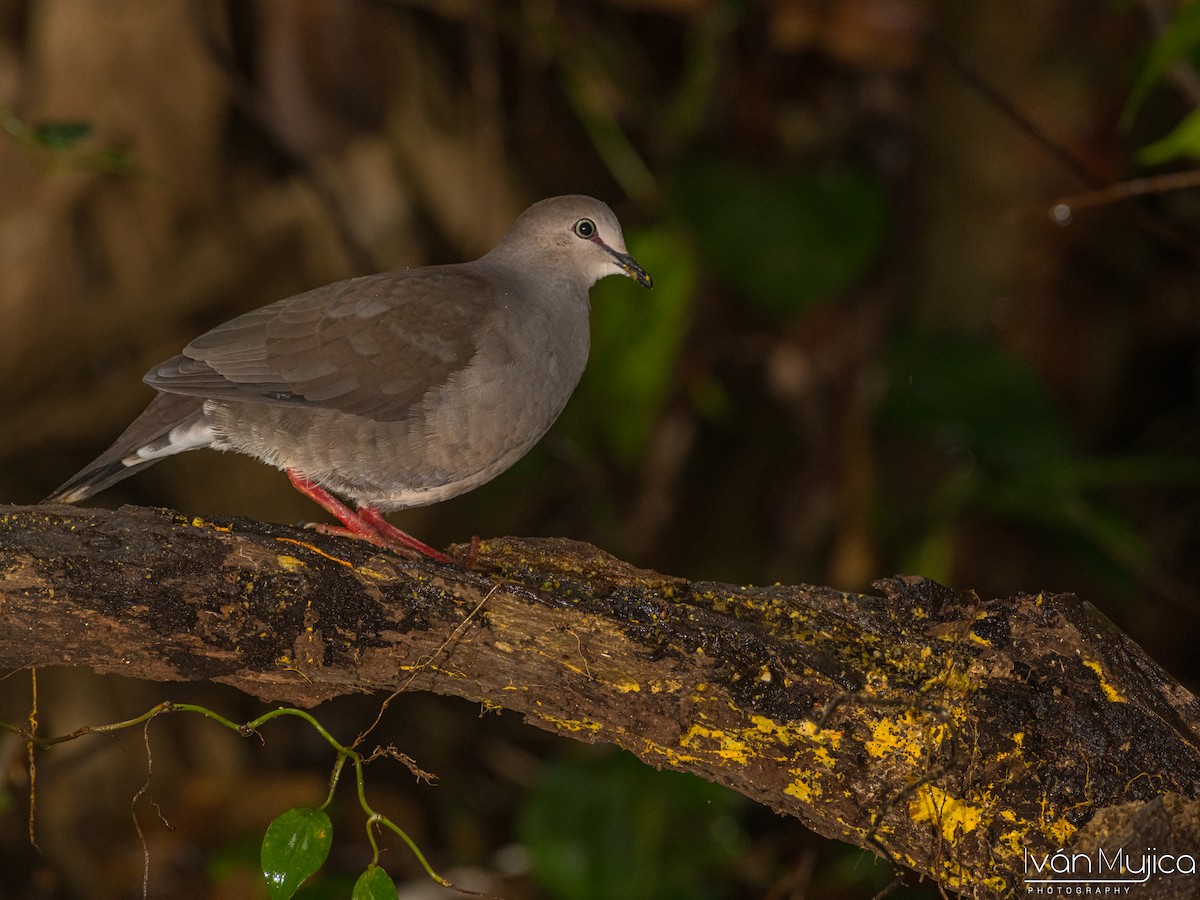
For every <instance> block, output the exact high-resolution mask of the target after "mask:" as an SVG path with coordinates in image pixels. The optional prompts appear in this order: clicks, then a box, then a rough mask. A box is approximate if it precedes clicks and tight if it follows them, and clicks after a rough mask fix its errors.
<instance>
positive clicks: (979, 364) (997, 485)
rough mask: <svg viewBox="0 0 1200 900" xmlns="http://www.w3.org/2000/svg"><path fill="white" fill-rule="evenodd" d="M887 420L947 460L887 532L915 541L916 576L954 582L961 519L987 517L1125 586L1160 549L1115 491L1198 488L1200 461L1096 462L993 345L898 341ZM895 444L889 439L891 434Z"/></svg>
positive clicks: (1017, 364)
mask: <svg viewBox="0 0 1200 900" xmlns="http://www.w3.org/2000/svg"><path fill="white" fill-rule="evenodd" d="M889 368H890V377H889V386H890V387H889V391H888V393H887V395H886V397H885V399H884V402H883V404H882V406H881V408H880V417H879V424H880V426H881V428H882V429H883V430H884V431H885V432H890V433H891V434H892V435H905V436H907V437H909V438H911V439H914V440H915V441H916V442H918V443H919V444H921V445H922V446H924V447H925V448H927V449H928V450H931V451H933V452H934V453H935V454H936V455H939V456H941V457H942V458H943V459H944V460H945V461H946V462H945V465H944V467H943V468H942V472H941V475H940V478H939V479H938V481H937V482H936V483H935V484H933V485H932V486H930V489H929V490H928V491H927V493H926V494H925V496H924V497H923V499H922V500H921V501H919V502H917V503H916V504H915V506H914V507H913V508H915V509H916V510H917V514H918V515H919V516H920V520H919V521H906V522H903V523H899V522H893V523H892V526H893V527H892V529H891V530H890V534H888V535H887V536H886V537H887V539H888V541H889V543H891V542H892V541H893V540H894V542H895V545H897V546H903V539H902V537H901V535H903V534H908V535H913V536H916V541H915V544H913V545H911V546H909V547H908V550H907V559H906V560H905V562H904V565H905V566H906V569H907V570H911V571H916V572H921V573H922V574H924V575H926V576H927V577H931V578H934V579H939V580H943V581H946V582H950V581H952V576H953V571H954V565H953V564H954V558H953V545H954V541H955V537H956V535H957V534H958V533H959V532H960V531H961V526H962V525H963V524H964V520H966V519H967V518H969V517H970V516H972V515H988V516H992V517H997V518H1000V519H1003V520H1007V521H1010V522H1014V523H1018V524H1020V525H1023V526H1026V527H1028V528H1031V529H1033V530H1034V531H1035V532H1037V533H1040V534H1041V535H1042V536H1043V538H1047V537H1049V538H1052V539H1053V540H1054V541H1055V542H1056V543H1057V545H1058V552H1060V553H1063V554H1066V555H1070V556H1073V557H1075V558H1076V559H1078V560H1080V561H1081V562H1083V563H1084V564H1085V565H1086V566H1087V567H1088V568H1089V569H1090V570H1091V572H1092V574H1093V575H1094V576H1096V577H1098V578H1099V579H1100V580H1101V581H1103V582H1107V583H1109V584H1113V585H1124V584H1126V583H1128V582H1130V581H1131V580H1132V579H1133V578H1136V577H1145V576H1146V575H1147V574H1149V573H1151V572H1152V571H1153V568H1154V557H1153V552H1152V548H1151V546H1150V545H1149V543H1148V542H1147V541H1146V539H1145V538H1144V537H1143V536H1142V535H1141V534H1140V533H1139V531H1138V528H1137V526H1136V524H1135V523H1134V522H1132V521H1131V520H1129V519H1128V517H1126V516H1124V515H1122V514H1121V513H1120V512H1118V511H1117V509H1116V508H1115V507H1114V506H1113V504H1112V503H1111V501H1110V499H1109V494H1110V493H1111V491H1112V490H1113V489H1115V488H1118V487H1121V486H1124V485H1128V484H1131V483H1137V484H1142V485H1145V484H1150V485H1157V486H1160V487H1172V486H1187V487H1189V488H1194V487H1196V486H1197V485H1200V460H1197V459H1194V458H1192V457H1187V456H1170V455H1153V456H1149V455H1148V456H1126V457H1120V458H1112V457H1108V458H1104V459H1097V458H1089V457H1087V456H1084V455H1081V454H1080V453H1078V452H1077V451H1076V450H1075V449H1074V448H1073V447H1072V446H1071V443H1070V441H1069V439H1068V429H1067V423H1066V421H1065V418H1064V414H1063V412H1062V410H1061V409H1060V408H1059V406H1058V405H1057V404H1056V403H1055V402H1054V399H1053V397H1052V396H1051V394H1050V391H1049V389H1048V388H1047V387H1046V385H1045V383H1044V382H1043V381H1042V380H1041V379H1039V378H1038V377H1037V375H1036V374H1035V373H1034V372H1033V371H1032V369H1030V368H1029V367H1028V366H1027V365H1026V364H1025V363H1024V362H1022V361H1021V360H1020V359H1018V358H1017V357H1015V356H1013V355H1011V354H1009V353H1007V352H1005V351H1003V350H1002V349H1000V348H999V347H997V346H996V345H994V344H990V343H987V342H984V341H981V340H977V339H970V338H965V337H961V336H953V335H934V334H929V333H920V332H913V333H910V334H908V335H907V336H905V337H903V338H900V339H897V341H896V342H895V344H894V346H893V348H892V357H891V360H890V363H889ZM885 440H886V438H885Z"/></svg>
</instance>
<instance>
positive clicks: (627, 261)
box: [604, 244, 654, 288]
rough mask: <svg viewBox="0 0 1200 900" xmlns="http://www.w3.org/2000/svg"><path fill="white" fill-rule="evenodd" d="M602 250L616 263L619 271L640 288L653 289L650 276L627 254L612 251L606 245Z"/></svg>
mask: <svg viewBox="0 0 1200 900" xmlns="http://www.w3.org/2000/svg"><path fill="white" fill-rule="evenodd" d="M604 249H605V250H607V251H608V252H609V253H610V254H611V255H612V258H613V259H615V260H616V261H617V265H618V266H620V267H621V271H622V272H624V273H625V274H626V275H628V276H629V277H630V278H632V279H633V280H634V281H636V282H637V283H638V284H640V285H641V286H642V287H645V288H648V287H654V282H653V281H652V280H651V279H650V276H649V275H647V274H646V270H645V269H643V268H642V267H641V265H640V264H639V263H638V261H637V260H636V259H634V258H633V257H632V256H630V255H629V254H628V253H622V252H621V251H620V250H614V249H613V248H612V247H610V246H608V244H604Z"/></svg>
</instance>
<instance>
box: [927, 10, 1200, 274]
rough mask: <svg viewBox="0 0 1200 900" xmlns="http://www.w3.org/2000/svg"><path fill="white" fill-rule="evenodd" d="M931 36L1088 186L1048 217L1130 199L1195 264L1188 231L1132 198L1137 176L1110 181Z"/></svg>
mask: <svg viewBox="0 0 1200 900" xmlns="http://www.w3.org/2000/svg"><path fill="white" fill-rule="evenodd" d="M929 34H930V39H931V40H932V42H933V44H934V46H936V47H937V48H938V49H939V50H940V51H941V53H942V55H943V56H944V57H945V59H946V61H947V62H948V63H949V64H950V65H951V67H952V68H953V69H954V70H955V71H956V72H957V73H958V75H959V77H960V78H962V80H963V82H964V83H965V84H966V85H968V86H969V87H970V88H971V89H972V90H974V91H975V92H976V93H978V94H979V95H980V96H981V97H982V98H983V99H984V100H985V101H987V103H988V104H989V105H990V106H992V107H994V108H995V109H996V110H997V111H998V112H999V113H1000V114H1001V115H1002V116H1004V118H1005V119H1007V120H1008V121H1009V122H1011V123H1012V124H1013V125H1014V126H1015V127H1016V128H1017V129H1018V130H1019V131H1020V132H1021V133H1022V134H1024V135H1025V136H1026V137H1028V138H1029V139H1030V140H1031V141H1033V142H1034V143H1035V144H1037V145H1038V146H1039V147H1041V148H1042V150H1044V151H1045V152H1046V153H1047V154H1048V155H1049V156H1050V157H1051V158H1053V159H1054V160H1056V161H1057V162H1058V163H1059V165H1061V166H1062V167H1063V168H1064V169H1066V170H1067V171H1068V172H1070V173H1071V174H1073V175H1074V176H1075V177H1076V178H1078V179H1079V180H1080V181H1081V182H1082V183H1083V184H1084V185H1085V186H1086V187H1087V188H1088V189H1089V190H1088V191H1087V192H1086V193H1085V194H1082V195H1081V197H1082V202H1080V203H1076V202H1075V201H1076V199H1077V198H1075V197H1063V198H1061V199H1059V200H1056V201H1055V202H1054V203H1053V204H1052V205H1051V209H1050V217H1051V219H1052V220H1053V221H1055V222H1057V223H1058V224H1059V225H1067V224H1068V223H1069V222H1070V221H1071V218H1072V216H1071V211H1072V210H1074V209H1076V208H1079V209H1083V208H1087V207H1091V206H1097V205H1099V204H1100V203H1101V202H1114V201H1117V200H1130V201H1135V202H1134V203H1133V207H1132V210H1133V215H1134V217H1135V219H1136V221H1137V223H1138V225H1140V226H1141V227H1142V228H1143V229H1145V230H1146V232H1147V233H1148V234H1152V235H1153V236H1154V237H1155V238H1157V239H1158V241H1160V242H1161V243H1162V244H1163V245H1164V246H1166V247H1169V248H1170V249H1171V250H1172V251H1173V252H1175V253H1178V254H1179V255H1180V256H1182V257H1183V258H1185V259H1188V260H1190V261H1191V262H1192V264H1193V265H1195V266H1197V267H1200V253H1198V252H1197V251H1196V248H1195V242H1194V241H1193V240H1191V239H1189V238H1188V236H1187V235H1184V234H1181V233H1180V231H1179V229H1177V228H1175V227H1174V226H1173V225H1172V224H1171V223H1170V222H1168V221H1167V220H1166V219H1164V218H1163V217H1162V216H1160V215H1157V214H1156V213H1154V212H1153V211H1152V210H1149V209H1147V208H1146V207H1145V206H1143V205H1141V204H1139V203H1137V202H1136V201H1137V199H1138V198H1139V197H1142V196H1145V195H1146V193H1148V192H1146V191H1142V190H1139V189H1138V186H1139V185H1140V183H1141V179H1135V180H1134V181H1132V182H1128V183H1127V184H1129V185H1132V187H1131V188H1126V186H1125V184H1126V183H1115V182H1114V180H1113V179H1112V178H1111V177H1108V176H1105V175H1103V174H1102V173H1100V172H1098V171H1096V170H1095V169H1093V168H1092V167H1091V166H1089V165H1088V164H1087V163H1086V162H1084V160H1083V159H1081V158H1080V157H1079V156H1078V155H1077V154H1075V153H1073V152H1071V151H1070V150H1069V149H1068V148H1067V147H1066V146H1065V145H1064V144H1063V143H1062V142H1061V141H1060V140H1058V139H1057V138H1055V137H1053V136H1052V135H1051V134H1050V133H1049V132H1048V131H1047V130H1046V129H1045V128H1043V127H1042V126H1041V125H1039V124H1037V123H1036V122H1034V121H1033V120H1032V119H1030V118H1029V116H1027V115H1026V114H1025V113H1024V112H1022V111H1021V108H1020V107H1019V106H1018V105H1017V104H1016V103H1014V102H1013V101H1012V100H1010V99H1009V98H1008V97H1007V96H1006V95H1005V94H1004V92H1003V91H1002V90H1000V89H999V88H998V87H996V86H995V85H994V84H992V83H991V82H990V81H989V80H988V79H987V78H985V77H984V75H983V74H982V73H981V72H979V71H978V70H977V69H976V68H975V67H974V66H972V65H971V64H970V63H969V62H968V61H967V60H966V59H965V58H964V57H963V56H962V54H960V53H959V52H958V50H957V49H956V48H955V47H954V45H953V43H951V41H950V40H949V39H948V38H947V37H946V36H945V35H944V34H943V33H942V31H941V30H940V29H938V28H931V29H930V32H929Z"/></svg>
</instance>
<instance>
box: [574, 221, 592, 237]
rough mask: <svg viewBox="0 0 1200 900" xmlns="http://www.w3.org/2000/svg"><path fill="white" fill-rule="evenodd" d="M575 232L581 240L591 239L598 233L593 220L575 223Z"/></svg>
mask: <svg viewBox="0 0 1200 900" xmlns="http://www.w3.org/2000/svg"><path fill="white" fill-rule="evenodd" d="M574 231H575V233H576V234H577V235H579V236H580V237H581V238H590V237H591V236H592V235H593V234H595V233H596V223H595V222H593V221H592V220H591V219H580V220H579V221H578V222H576V223H575V228H574Z"/></svg>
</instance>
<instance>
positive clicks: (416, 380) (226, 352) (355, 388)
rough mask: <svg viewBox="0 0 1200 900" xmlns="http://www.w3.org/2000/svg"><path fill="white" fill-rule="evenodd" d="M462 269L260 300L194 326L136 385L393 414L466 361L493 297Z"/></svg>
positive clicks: (492, 289) (481, 280)
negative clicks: (207, 325) (259, 304)
mask: <svg viewBox="0 0 1200 900" xmlns="http://www.w3.org/2000/svg"><path fill="white" fill-rule="evenodd" d="M468 266H469V264H468ZM468 266H461V265H459V266H436V267H431V268H424V269H409V270H405V271H401V272H389V273H385V274H382V275H368V276H366V277H364V278H354V279H351V280H349V281H341V282H337V283H336V284H331V285H327V286H325V287H321V288H317V289H316V290H312V291H308V292H307V293H304V294H298V295H297V296H295V297H290V298H288V299H287V300H281V301H279V302H278V303H273V304H271V305H270V306H264V307H263V308H261V309H257V310H254V311H253V312H248V313H246V314H245V315H241V316H238V317H237V318H236V319H232V320H230V321H229V322H226V323H225V324H223V325H218V326H217V327H216V328H214V329H212V330H211V331H208V332H206V333H205V334H202V335H201V336H200V337H198V338H196V339H195V340H194V341H192V342H191V343H190V344H188V346H187V347H185V348H184V350H183V353H182V354H180V355H179V356H176V357H173V358H172V359H169V360H167V361H166V362H164V363H162V364H160V365H159V366H156V367H155V368H154V369H152V370H151V371H150V372H149V373H148V374H147V375H146V379H145V380H146V383H147V384H149V385H151V386H152V387H154V388H157V389H158V390H160V391H164V392H166V393H172V394H188V395H193V396H200V397H205V398H210V399H221V400H250V401H255V402H260V403H271V404H282V405H296V406H314V407H323V408H331V409H337V410H340V411H342V412H347V413H354V414H356V415H361V416H365V417H368V418H372V419H376V420H380V421H391V420H399V419H403V418H405V417H407V416H408V415H409V414H410V411H411V410H412V408H413V407H414V406H415V405H416V404H417V403H419V402H420V400H421V398H422V397H424V396H425V394H426V393H427V392H428V391H430V390H432V389H434V388H436V387H438V386H440V385H442V384H444V383H446V381H447V380H449V379H450V378H451V377H452V376H453V375H454V374H455V373H456V372H459V371H461V370H462V369H464V368H466V367H467V366H469V365H470V364H471V361H472V359H473V358H474V356H475V354H476V353H477V352H478V346H477V339H478V335H479V332H480V330H481V329H482V328H483V327H486V319H487V318H488V316H487V311H488V310H489V309H493V308H495V305H496V304H497V303H498V302H501V298H499V297H498V296H497V295H498V294H499V293H500V290H499V288H497V286H496V285H495V283H494V282H493V281H492V280H490V279H489V278H487V277H485V276H484V275H482V274H480V273H479V272H475V271H472V270H471V269H470V268H469V267H468Z"/></svg>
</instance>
